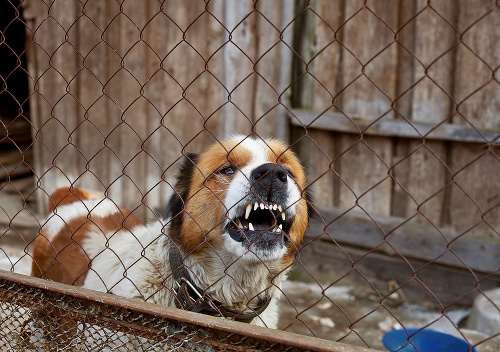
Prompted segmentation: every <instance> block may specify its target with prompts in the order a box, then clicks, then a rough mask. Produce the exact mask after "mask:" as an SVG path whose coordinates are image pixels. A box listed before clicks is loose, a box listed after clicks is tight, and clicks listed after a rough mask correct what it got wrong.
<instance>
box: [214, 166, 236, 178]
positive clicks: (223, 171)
mask: <svg viewBox="0 0 500 352" xmlns="http://www.w3.org/2000/svg"><path fill="white" fill-rule="evenodd" d="M234 172H235V169H234V167H233V166H226V167H224V168H222V169H220V170H219V171H218V173H219V174H222V175H227V176H230V175H232V174H234Z"/></svg>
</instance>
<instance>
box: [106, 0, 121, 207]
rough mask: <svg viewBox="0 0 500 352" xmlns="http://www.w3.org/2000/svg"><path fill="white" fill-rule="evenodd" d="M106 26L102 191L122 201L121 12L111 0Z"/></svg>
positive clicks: (109, 0) (116, 200) (107, 3)
mask: <svg viewBox="0 0 500 352" xmlns="http://www.w3.org/2000/svg"><path fill="white" fill-rule="evenodd" d="M105 5H106V8H105V13H106V27H105V30H104V33H103V41H104V43H105V44H106V46H105V48H106V49H105V60H106V65H105V77H106V81H105V84H104V94H105V97H106V101H107V107H106V112H107V113H106V115H107V119H108V126H109V132H108V134H107V135H106V138H105V145H106V147H107V150H108V151H109V152H108V155H109V159H108V165H107V167H108V177H109V179H108V181H107V185H108V188H107V190H106V194H107V195H108V196H109V197H110V198H111V199H112V200H113V201H114V202H116V203H117V204H123V194H122V184H123V180H122V170H123V167H124V164H123V161H122V160H121V158H120V153H119V152H120V148H121V142H122V140H121V138H120V130H119V129H120V126H121V124H122V121H121V116H122V113H123V109H122V107H121V106H120V104H121V96H122V88H123V82H121V79H120V77H119V75H120V71H121V70H122V67H121V60H122V56H123V50H122V48H121V40H120V36H121V26H122V18H123V14H122V13H121V9H120V5H119V4H118V3H116V2H114V1H111V0H108V1H106V2H105Z"/></svg>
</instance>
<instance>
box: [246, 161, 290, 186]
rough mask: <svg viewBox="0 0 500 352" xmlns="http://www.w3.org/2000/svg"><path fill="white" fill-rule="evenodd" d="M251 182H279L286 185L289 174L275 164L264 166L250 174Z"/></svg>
mask: <svg viewBox="0 0 500 352" xmlns="http://www.w3.org/2000/svg"><path fill="white" fill-rule="evenodd" d="M250 181H252V182H260V181H267V182H274V181H279V182H281V183H286V181H287V174H286V171H285V170H284V169H283V168H282V167H281V166H279V165H278V164H274V163H267V164H262V165H261V166H259V167H257V168H255V169H254V170H253V171H252V173H251V174H250Z"/></svg>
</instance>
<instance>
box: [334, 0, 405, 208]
mask: <svg viewBox="0 0 500 352" xmlns="http://www.w3.org/2000/svg"><path fill="white" fill-rule="evenodd" d="M397 5H398V3H397V1H384V2H372V3H370V4H366V3H364V2H362V1H349V2H346V3H345V14H344V19H345V20H344V21H345V22H344V26H343V27H342V43H343V48H344V50H343V51H342V75H341V87H340V90H341V93H340V95H339V99H340V102H341V105H340V110H341V111H342V112H343V113H344V114H346V115H347V118H346V121H349V119H348V118H350V117H351V115H353V116H362V117H363V118H364V119H365V121H374V120H376V119H386V118H388V117H391V116H392V115H393V110H392V103H393V101H394V99H395V93H396V83H397V82H396V69H397V45H396V43H395V40H394V33H395V30H396V28H397V24H398V15H399V14H398V6H397ZM353 28H356V30H353ZM355 124H357V121H356V122H355ZM355 128H356V126H355ZM340 153H342V154H343V155H342V156H341V157H340V158H339V161H340V168H339V174H340V177H341V178H343V179H344V181H347V182H346V184H347V186H348V188H349V189H347V188H343V189H341V190H340V205H341V206H344V207H347V208H350V207H352V206H361V207H362V208H363V209H364V210H365V211H368V212H373V213H375V214H385V215H389V214H390V212H391V201H392V199H391V196H392V184H391V181H390V179H389V178H388V177H387V172H388V165H391V163H392V141H391V140H390V139H385V138H370V137H366V136H364V137H363V136H361V135H360V136H359V137H353V136H348V135H346V136H342V137H341V142H340ZM351 157H354V158H355V162H354V164H356V165H363V168H362V169H363V170H367V171H366V172H365V173H363V174H362V175H361V174H360V173H359V170H358V169H357V168H353V167H352V165H353V161H352V160H350V158H351ZM360 197H361V198H360Z"/></svg>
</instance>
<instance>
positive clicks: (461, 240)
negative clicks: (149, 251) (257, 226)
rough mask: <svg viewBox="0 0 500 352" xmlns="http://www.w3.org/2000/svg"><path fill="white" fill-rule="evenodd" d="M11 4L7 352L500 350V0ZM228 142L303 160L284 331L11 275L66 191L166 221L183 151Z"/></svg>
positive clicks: (0, 154)
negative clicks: (279, 149)
mask: <svg viewBox="0 0 500 352" xmlns="http://www.w3.org/2000/svg"><path fill="white" fill-rule="evenodd" d="M0 10H1V11H0V13H1V15H0V33H1V37H0V63H1V65H0V77H1V79H2V88H1V91H0V102H1V104H0V269H3V270H6V271H2V273H1V275H0V292H1V293H0V297H1V298H0V300H1V302H0V304H1V305H2V313H0V321H1V322H2V325H1V328H2V331H1V335H0V336H1V338H0V346H1V348H2V350H47V351H48V350H58V349H70V348H73V349H74V350H85V351H86V350H89V351H90V350H141V348H142V350H148V351H149V350H165V349H171V350H248V349H250V350H271V351H273V350H308V349H309V350H339V351H349V350H352V351H365V350H368V349H369V348H374V349H380V350H381V349H384V346H383V344H382V336H383V335H384V333H386V332H387V331H389V330H392V329H396V328H410V327H419V328H430V329H435V330H440V331H444V332H447V333H450V334H452V335H455V336H458V337H460V338H462V339H465V340H467V341H468V342H469V344H470V346H471V348H472V347H474V348H475V349H476V350H477V351H478V352H486V351H497V350H498V349H499V346H500V342H499V341H500V327H499V326H498V323H496V325H495V323H494V321H495V319H496V321H498V319H499V318H498V317H499V316H500V307H499V303H498V302H499V301H500V298H499V296H500V294H499V293H498V287H499V286H500V255H499V253H500V233H499V231H500V186H499V185H500V182H498V181H499V179H498V175H499V174H500V159H499V148H498V139H499V138H500V118H499V116H500V81H499V79H498V72H499V68H500V51H499V50H498V44H497V43H499V42H500V26H499V25H498V24H499V23H500V4H499V3H498V1H493V0H489V1H486V0H467V1H466V0H464V1H452V0H441V1H432V0H431V1H423V0H422V1H421V0H415V1H411V2H403V1H397V0H387V1H382V0H372V1H369V0H366V1H343V0H338V1H337V0H336V1H319V0H317V1H304V0H299V1H291V0H282V1H273V2H263V1H224V0H209V1H201V0H189V1H184V2H181V3H179V2H178V3H175V4H174V3H171V2H168V1H155V0H147V1H144V2H135V1H129V0H121V1H119V0H105V1H92V0H88V1H80V0H70V1H62V0H53V1H42V0H21V1H18V0H17V1H16V0H7V1H4V2H3V3H2V4H0ZM232 134H243V135H253V136H257V137H258V138H264V137H278V138H280V139H282V140H284V141H286V142H287V143H289V145H290V148H291V149H293V150H294V151H295V152H296V153H297V154H298V155H299V157H300V158H301V159H302V161H303V162H304V164H305V165H306V167H307V170H308V184H307V187H306V188H307V190H308V191H311V193H312V194H313V198H314V202H313V206H312V213H313V217H312V219H311V222H310V225H309V228H308V230H307V232H306V235H305V237H304V239H303V241H302V244H301V247H300V248H299V251H298V253H297V255H296V257H295V260H294V265H293V270H292V271H291V273H290V275H289V279H288V281H286V282H285V283H284V285H283V289H282V293H283V295H282V299H281V308H280V310H281V312H280V320H279V323H278V328H279V330H282V331H272V332H270V330H268V329H265V328H258V327H255V326H251V325H249V324H243V323H236V322H229V321H224V320H222V319H217V318H213V317H207V316H201V317H200V316H199V315H197V314H193V313H190V312H184V311H177V310H175V309H170V308H165V307H157V306H154V305H151V304H147V303H141V302H130V301H128V300H125V299H121V298H119V297H113V296H110V295H106V294H102V295H101V294H99V293H97V292H92V291H87V290H83V289H79V288H72V287H68V286H64V285H62V284H56V283H52V282H46V283H44V281H42V280H40V279H36V278H29V277H24V276H20V275H17V274H14V273H8V272H7V271H12V272H15V273H19V274H26V275H29V274H30V272H31V263H32V256H33V243H34V241H35V239H36V238H37V236H39V234H40V230H41V228H42V226H43V225H44V224H45V223H46V220H47V216H49V208H48V207H49V204H50V202H49V198H50V195H51V193H52V192H54V191H55V190H56V189H58V188H60V187H78V188H82V189H88V190H93V191H97V192H100V193H102V194H104V195H105V197H106V198H107V199H110V200H111V201H112V202H113V203H114V204H116V205H120V206H124V207H125V208H127V209H128V210H130V211H131V212H132V213H133V214H135V215H136V216H137V217H138V219H140V220H141V221H151V220H154V219H157V217H158V214H161V213H162V212H163V211H164V210H165V208H166V205H167V202H168V199H169V197H170V196H171V194H172V192H173V190H172V187H173V184H174V183H175V175H176V173H177V170H178V169H179V166H180V164H181V162H182V160H183V159H184V156H185V155H186V154H187V152H195V153H199V152H201V151H203V150H204V149H205V148H206V146H207V145H209V144H212V143H217V142H219V141H221V140H222V139H224V137H226V136H229V135H232ZM89 216H90V215H89ZM294 333H296V334H294ZM297 334H300V335H297ZM306 335H307V336H306ZM345 344H347V345H345Z"/></svg>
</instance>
